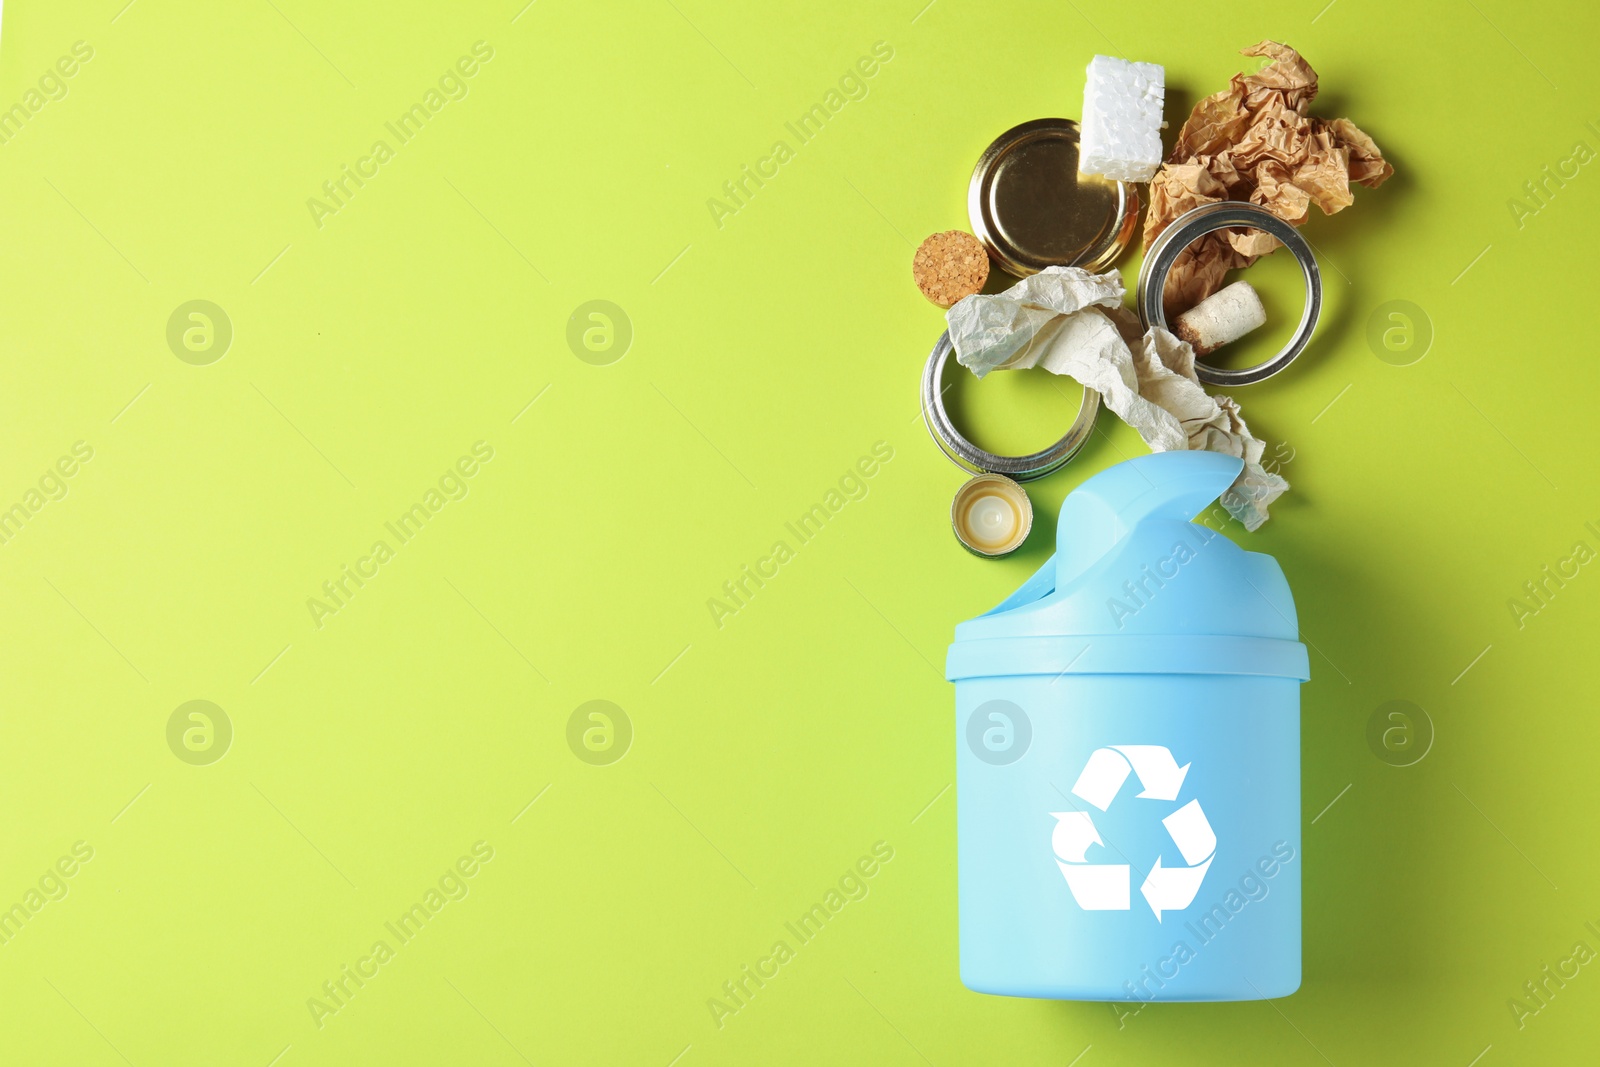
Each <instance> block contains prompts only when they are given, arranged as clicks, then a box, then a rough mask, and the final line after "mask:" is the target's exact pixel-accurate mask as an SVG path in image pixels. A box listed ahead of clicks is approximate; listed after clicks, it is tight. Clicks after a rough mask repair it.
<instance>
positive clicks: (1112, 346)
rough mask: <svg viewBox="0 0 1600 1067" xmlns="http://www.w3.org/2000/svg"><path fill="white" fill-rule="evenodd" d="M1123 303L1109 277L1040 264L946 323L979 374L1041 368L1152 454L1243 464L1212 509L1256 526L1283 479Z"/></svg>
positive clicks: (971, 301)
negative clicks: (1210, 455) (1086, 393)
mask: <svg viewBox="0 0 1600 1067" xmlns="http://www.w3.org/2000/svg"><path fill="white" fill-rule="evenodd" d="M1122 299H1123V288H1122V277H1121V275H1119V274H1117V272H1116V271H1111V272H1110V273H1107V274H1090V273H1089V272H1088V271H1086V270H1083V269H1082V268H1079V267H1046V268H1045V269H1044V270H1043V271H1041V272H1040V273H1038V274H1035V275H1033V276H1032V277H1029V278H1024V279H1022V281H1020V282H1018V283H1017V284H1016V285H1013V286H1012V287H1011V288H1010V289H1007V290H1006V291H1005V292H1003V293H996V294H994V295H992V296H991V295H984V294H981V293H979V294H976V295H974V296H969V297H967V298H965V299H964V300H962V301H960V302H959V303H957V304H956V305H955V306H954V307H952V308H951V309H950V310H949V312H947V313H946V315H945V319H946V321H947V322H948V324H949V326H950V342H951V344H952V345H953V346H954V347H955V350H956V360H957V362H959V363H960V364H961V365H962V366H964V367H967V368H968V369H970V370H971V371H972V372H973V373H974V374H976V375H977V376H978V377H979V378H982V377H983V376H984V375H986V374H988V373H989V372H990V371H992V370H1011V369H1015V370H1026V369H1028V368H1031V367H1043V368H1045V369H1046V370H1048V371H1049V372H1050V373H1052V374H1062V375H1066V376H1067V377H1070V378H1072V379H1073V380H1075V381H1077V382H1078V383H1079V384H1081V385H1082V386H1083V387H1084V388H1085V389H1093V390H1094V391H1095V392H1097V393H1099V394H1100V398H1101V399H1102V400H1103V401H1104V402H1105V405H1106V407H1108V408H1110V409H1111V410H1112V411H1113V412H1115V413H1116V414H1117V415H1118V416H1119V417H1120V418H1121V419H1122V421H1124V422H1126V423H1127V424H1128V425H1130V426H1132V427H1133V428H1134V429H1135V430H1137V431H1138V432H1139V436H1140V437H1142V438H1144V441H1145V444H1147V445H1149V446H1150V447H1151V449H1152V450H1154V451H1156V452H1168V451H1180V450H1183V449H1207V450H1210V451H1212V452H1222V453H1226V454H1227V455H1230V456H1238V457H1239V458H1241V459H1243V460H1244V461H1245V467H1244V470H1243V471H1241V472H1240V474H1239V477H1238V478H1237V479H1236V480H1235V481H1234V483H1233V485H1232V486H1231V487H1229V489H1228V491H1227V492H1225V493H1224V494H1223V495H1222V498H1221V503H1222V506H1223V507H1224V508H1226V509H1227V512H1228V514H1230V515H1232V516H1233V517H1234V518H1236V519H1238V520H1239V521H1240V522H1241V523H1243V524H1244V526H1245V529H1247V530H1254V529H1256V528H1257V527H1259V526H1260V525H1261V524H1262V523H1264V522H1266V521H1267V505H1269V504H1271V503H1272V501H1274V500H1276V499H1277V498H1278V497H1279V496H1281V495H1282V494H1283V492H1284V490H1286V489H1288V488H1289V483H1288V482H1286V481H1284V480H1283V478H1281V477H1279V476H1278V475H1276V474H1270V473H1268V472H1267V471H1266V470H1264V469H1263V468H1262V466H1261V455H1262V452H1263V451H1264V450H1265V448H1266V446H1265V444H1264V443H1263V442H1262V441H1260V440H1259V439H1257V438H1256V437H1254V436H1252V435H1251V433H1250V428H1249V427H1248V426H1246V425H1245V422H1244V418H1243V416H1241V415H1240V413H1239V406H1238V405H1237V404H1236V403H1234V401H1233V400H1232V398H1230V397H1213V396H1211V395H1209V394H1208V393H1207V392H1206V391H1205V387H1204V386H1202V385H1201V384H1200V380H1199V379H1198V378H1197V377H1195V372H1194V349H1193V348H1191V347H1190V346H1189V344H1188V343H1187V342H1186V341H1180V340H1178V338H1176V337H1174V336H1173V335H1172V334H1170V333H1168V332H1167V331H1166V330H1162V329H1152V330H1150V331H1149V332H1147V333H1145V334H1144V335H1143V336H1140V333H1139V320H1138V319H1137V318H1135V317H1134V315H1133V312H1131V311H1129V310H1128V309H1127V308H1126V307H1124V306H1123V303H1122Z"/></svg>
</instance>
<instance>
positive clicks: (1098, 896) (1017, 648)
mask: <svg viewBox="0 0 1600 1067" xmlns="http://www.w3.org/2000/svg"><path fill="white" fill-rule="evenodd" d="M1240 468H1241V462H1240V461H1239V460H1238V459H1234V458H1232V457H1229V456H1223V455H1219V454H1217V453H1213V452H1161V453H1156V454H1154V455H1149V456H1141V457H1139V458H1137V459H1132V460H1129V461H1127V462H1125V463H1121V464H1118V465H1117V466H1115V467H1112V468H1111V469H1109V470H1107V471H1104V472H1102V473H1101V474H1098V475H1096V476H1095V477H1093V478H1091V479H1089V480H1088V481H1087V482H1085V483H1084V484H1083V485H1082V486H1080V487H1078V488H1077V489H1076V490H1074V491H1073V492H1072V493H1071V495H1069V496H1068V497H1067V499H1066V501H1065V502H1064V503H1063V504H1062V507H1061V522H1060V525H1059V527H1058V529H1057V545H1056V554H1055V556H1054V557H1053V558H1052V559H1051V560H1050V561H1049V562H1047V563H1046V564H1045V565H1044V567H1043V568H1041V569H1040V570H1039V571H1038V573H1036V574H1035V575H1034V576H1033V577H1032V578H1030V579H1029V580H1028V581H1027V582H1026V583H1024V584H1023V586H1022V587H1021V588H1020V589H1018V590H1017V591H1016V592H1015V593H1013V594H1012V595H1011V596H1010V597H1008V598H1007V599H1006V600H1005V601H1004V602H1003V603H1002V604H1000V605H999V606H998V607H996V608H995V609H994V610H992V611H990V612H987V613H986V614H984V615H982V616H979V617H978V618H976V619H972V620H970V621H968V622H964V623H961V624H960V625H959V626H957V627H956V639H955V643H954V644H952V645H951V646H950V654H949V658H948V660H947V663H946V668H945V673H946V677H948V678H949V679H950V680H951V681H953V682H955V685H956V732H957V758H956V790H957V831H958V834H959V842H958V844H959V853H960V871H959V883H960V898H961V899H960V920H961V980H962V982H963V983H964V984H965V985H966V986H967V987H968V988H970V989H974V990H977V991H978V992H982V993H999V994H1004V995H1007V996H1021V997H1047V998H1055V999H1066V1000H1138V1001H1151V1000H1158V1001H1172V1000H1252V999H1259V998H1268V997H1281V996H1285V995H1287V994H1289V993H1292V992H1294V991H1295V989H1297V988H1298V987H1299V985H1300V874H1301V868H1302V866H1303V864H1304V857H1303V855H1302V853H1301V847H1300V685H1301V683H1302V682H1304V681H1306V680H1307V679H1309V677H1310V673H1309V668H1308V662H1307V657H1306V650H1305V646H1304V645H1302V644H1301V643H1300V642H1299V640H1298V639H1297V638H1298V625H1297V623H1296V620H1295V608H1294V600H1293V598H1292V596H1291V595H1290V592H1289V585H1288V582H1287V581H1286V580H1285V579H1284V576H1283V572H1282V571H1281V570H1280V569H1279V567H1278V564H1277V561H1275V560H1274V559H1273V558H1272V557H1271V556H1266V555H1262V554H1260V553H1255V552H1246V551H1244V550H1243V549H1241V548H1239V547H1238V546H1237V545H1235V544H1234V543H1233V542H1232V541H1230V540H1229V539H1228V538H1227V537H1225V536H1223V535H1221V534H1219V533H1216V532H1214V531H1211V530H1208V529H1206V528H1205V527H1203V526H1200V525H1198V524H1196V523H1193V522H1191V521H1190V519H1191V518H1192V517H1193V516H1195V515H1196V514H1198V513H1199V512H1200V511H1201V510H1202V509H1204V508H1205V507H1207V506H1208V505H1209V504H1211V503H1212V502H1213V501H1214V500H1216V498H1217V497H1218V496H1219V495H1221V493H1222V492H1223V491H1224V490H1225V489H1227V488H1228V486H1229V485H1231V484H1232V483H1233V481H1234V478H1235V477H1236V476H1237V475H1238V473H1239V470H1240Z"/></svg>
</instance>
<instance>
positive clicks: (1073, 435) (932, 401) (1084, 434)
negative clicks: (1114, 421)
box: [922, 330, 1100, 482]
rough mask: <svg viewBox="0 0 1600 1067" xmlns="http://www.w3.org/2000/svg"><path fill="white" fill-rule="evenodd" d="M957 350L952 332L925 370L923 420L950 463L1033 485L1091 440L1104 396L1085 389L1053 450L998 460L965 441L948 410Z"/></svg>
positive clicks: (941, 340) (941, 339)
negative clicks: (950, 366) (948, 376)
mask: <svg viewBox="0 0 1600 1067" xmlns="http://www.w3.org/2000/svg"><path fill="white" fill-rule="evenodd" d="M954 351H955V347H954V346H953V345H952V344H951V343H950V331H948V330H946V331H945V332H944V333H942V334H940V335H939V340H938V341H937V342H936V343H935V344H934V346H933V351H932V352H930V353H928V362H927V365H926V366H925V367H924V368H923V370H922V418H923V420H924V421H925V422H926V423H927V424H928V433H929V434H931V435H932V436H933V440H934V442H935V443H936V444H937V445H938V446H939V448H940V450H941V451H943V452H944V454H945V455H946V456H948V457H949V459H950V462H952V463H954V464H955V465H956V466H958V467H960V468H961V469H962V470H964V471H967V472H969V473H971V474H1004V475H1005V476H1006V477H1008V478H1011V479H1013V480H1015V481H1019V482H1031V481H1033V480H1035V479H1037V478H1043V477H1044V476H1045V475H1047V474H1051V473H1053V472H1055V471H1058V470H1060V469H1061V468H1062V467H1063V466H1065V465H1066V463H1067V461H1068V460H1070V459H1071V458H1072V457H1073V456H1075V455H1077V453H1078V449H1080V448H1082V447H1083V444H1084V442H1085V441H1087V440H1088V439H1089V432H1090V431H1091V430H1092V429H1093V428H1094V419H1095V416H1096V415H1097V414H1098V413H1099V411H1100V394H1099V393H1097V392H1095V391H1094V390H1093V389H1088V388H1085V389H1084V391H1083V403H1082V405H1080V406H1079V408H1078V417H1077V418H1076V419H1075V420H1073V423H1072V427H1071V429H1069V430H1067V433H1066V436H1065V437H1063V438H1061V440H1059V441H1057V442H1056V443H1055V444H1053V445H1051V446H1050V447H1049V448H1046V449H1044V450H1043V451H1040V452H1032V453H1029V454H1028V455H1026V456H997V455H995V454H994V453H993V452H985V451H984V450H983V449H981V448H979V447H978V446H977V445H975V444H973V443H972V442H971V441H969V440H967V439H966V437H964V436H963V435H962V433H961V431H960V430H957V429H956V427H955V424H954V423H953V422H951V421H950V413H949V412H947V411H946V410H945V407H944V393H945V391H944V389H943V388H941V383H942V381H943V379H944V368H945V364H946V362H948V361H949V359H950V354H951V353H952V352H954Z"/></svg>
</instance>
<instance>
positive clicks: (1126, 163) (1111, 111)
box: [1078, 56, 1167, 182]
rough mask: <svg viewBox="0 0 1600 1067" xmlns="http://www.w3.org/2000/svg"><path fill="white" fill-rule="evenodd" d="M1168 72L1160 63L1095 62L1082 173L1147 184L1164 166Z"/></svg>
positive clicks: (1087, 86) (1086, 95) (1088, 85)
mask: <svg viewBox="0 0 1600 1067" xmlns="http://www.w3.org/2000/svg"><path fill="white" fill-rule="evenodd" d="M1166 79H1167V72H1166V69H1165V68H1164V67H1162V66H1161V65H1160V64H1158V63H1132V62H1129V61H1128V60H1126V59H1114V58H1112V57H1111V56H1095V57H1094V58H1093V59H1091V60H1090V61H1089V76H1088V80H1087V81H1086V82H1085V83H1084V87H1083V122H1082V123H1081V124H1080V126H1079V135H1078V141H1079V144H1078V170H1079V171H1081V172H1082V173H1084V174H1097V175H1100V176H1101V177H1104V178H1114V179H1116V180H1117V181H1124V182H1147V181H1149V180H1150V179H1151V178H1152V177H1153V176H1154V175H1155V172H1156V168H1157V167H1159V166H1160V165H1161V107H1162V104H1163V103H1164V102H1165V99H1166V92H1167V84H1166Z"/></svg>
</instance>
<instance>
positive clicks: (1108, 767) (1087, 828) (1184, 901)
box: [1050, 745, 1217, 922]
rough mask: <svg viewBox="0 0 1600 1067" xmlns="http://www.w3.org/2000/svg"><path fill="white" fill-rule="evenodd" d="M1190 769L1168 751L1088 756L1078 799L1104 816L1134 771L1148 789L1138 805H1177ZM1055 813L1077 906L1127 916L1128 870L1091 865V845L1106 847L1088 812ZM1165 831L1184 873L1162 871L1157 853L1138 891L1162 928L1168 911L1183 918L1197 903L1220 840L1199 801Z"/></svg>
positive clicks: (1129, 749)
mask: <svg viewBox="0 0 1600 1067" xmlns="http://www.w3.org/2000/svg"><path fill="white" fill-rule="evenodd" d="M1189 766H1190V765H1189V764H1187V763H1185V764H1184V765H1183V766H1182V767H1180V766H1178V761H1177V760H1175V759H1173V758H1172V753H1171V752H1170V751H1168V750H1167V748H1166V747H1165V746H1163V745H1110V746H1108V747H1106V748H1097V749H1095V750H1094V751H1093V752H1092V753H1090V754H1089V762H1088V763H1086V764H1085V765H1084V768H1083V773H1081V774H1079V775H1078V781H1077V784H1075V785H1074V786H1073V787H1072V795H1073V796H1076V797H1078V798H1080V799H1082V800H1085V801H1087V802H1088V803H1090V804H1092V805H1094V806H1095V807H1097V808H1099V809H1100V810H1101V811H1106V810H1108V809H1109V808H1110V807H1111V802H1112V801H1113V800H1115V799H1116V797H1117V793H1118V792H1119V791H1121V789H1122V784H1123V783H1124V782H1126V781H1127V780H1128V775H1129V773H1130V772H1131V773H1132V774H1134V775H1136V776H1137V777H1138V779H1139V784H1140V785H1141V786H1142V787H1143V792H1141V793H1139V794H1137V796H1136V797H1135V799H1138V800H1177V799H1178V791H1179V790H1180V789H1182V788H1183V780H1184V778H1185V777H1186V776H1187V775H1188V773H1189ZM1050 814H1051V815H1052V816H1054V818H1055V819H1056V826H1055V831H1054V832H1053V833H1052V834H1051V836H1050V844H1051V847H1052V848H1053V849H1054V850H1055V854H1056V865H1057V866H1059V867H1060V868H1061V874H1062V875H1063V876H1064V877H1065V878H1066V880H1067V888H1068V889H1070V890H1071V891H1072V899H1073V900H1075V901H1077V902H1078V907H1080V908H1082V909H1083V910H1084V911H1127V910H1128V908H1129V903H1128V901H1129V897H1130V893H1129V888H1130V886H1131V884H1132V880H1131V879H1130V878H1129V875H1128V870H1129V865H1128V864H1126V863H1087V862H1085V857H1086V856H1087V855H1088V853H1089V846H1091V845H1104V844H1105V842H1104V841H1102V840H1101V839H1100V831H1098V830H1096V829H1095V825H1094V820H1093V819H1092V818H1090V815H1089V812H1087V811H1053V812H1051V813H1050ZM1161 825H1163V826H1165V827H1166V828H1167V833H1168V834H1169V835H1170V836H1171V837H1172V843H1173V844H1174V845H1176V846H1177V848H1178V852H1179V853H1180V854H1181V855H1182V856H1183V862H1184V864H1185V866H1182V867H1163V866H1162V865H1161V856H1160V854H1157V855H1156V860H1155V863H1154V865H1153V866H1151V868H1150V873H1149V875H1148V876H1146V878H1145V880H1144V884H1143V885H1141V886H1140V887H1139V892H1140V893H1142V894H1144V899H1145V901H1146V902H1147V903H1148V904H1149V905H1150V910H1151V911H1153V912H1155V916H1156V921H1157V922H1160V921H1161V913H1162V912H1163V911H1182V910H1183V909H1184V908H1187V907H1188V906H1189V905H1190V904H1192V903H1194V898H1195V894H1197V893H1199V892H1200V883H1201V882H1202V881H1204V880H1205V876H1206V871H1207V869H1208V868H1210V866H1211V861H1212V860H1213V859H1214V858H1215V857H1216V851H1217V836H1216V834H1214V833H1212V831H1211V824H1210V823H1209V822H1207V821H1206V813H1205V812H1204V811H1202V810H1200V802H1199V801H1198V800H1191V801H1189V803H1187V804H1185V805H1183V806H1182V807H1180V808H1178V809H1177V810H1176V811H1174V812H1172V813H1171V814H1170V815H1168V816H1167V817H1166V818H1164V819H1162V820H1161Z"/></svg>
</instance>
